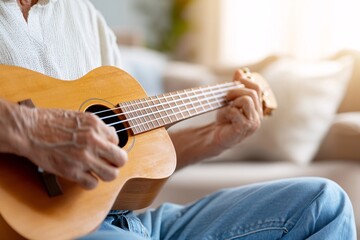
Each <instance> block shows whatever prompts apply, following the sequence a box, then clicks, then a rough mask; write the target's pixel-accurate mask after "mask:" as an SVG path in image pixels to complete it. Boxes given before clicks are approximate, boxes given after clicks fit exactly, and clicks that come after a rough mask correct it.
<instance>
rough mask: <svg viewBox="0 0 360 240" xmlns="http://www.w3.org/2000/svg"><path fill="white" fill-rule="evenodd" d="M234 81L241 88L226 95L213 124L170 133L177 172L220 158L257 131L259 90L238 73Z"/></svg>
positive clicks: (260, 110)
mask: <svg viewBox="0 0 360 240" xmlns="http://www.w3.org/2000/svg"><path fill="white" fill-rule="evenodd" d="M234 81H240V82H241V83H243V84H244V85H245V88H241V89H237V90H232V91H230V92H229V93H228V95H227V99H228V100H229V101H230V104H229V105H228V106H226V107H224V108H222V109H220V110H219V111H218V113H217V119H216V121H215V122H214V123H211V124H209V125H206V126H203V127H199V128H192V129H185V130H181V131H178V132H174V133H170V137H171V139H172V141H173V144H174V146H175V149H176V152H177V159H178V163H177V169H180V168H182V167H184V166H186V165H189V164H192V163H196V162H198V161H201V160H203V159H205V158H208V157H212V156H216V155H218V154H220V153H221V152H223V151H225V150H226V149H229V148H231V147H233V146H235V145H236V144H238V143H240V142H241V141H242V140H244V139H245V138H246V137H248V136H250V135H251V134H253V133H254V132H255V131H256V130H257V129H258V128H259V127H260V123H261V120H262V118H263V111H262V106H261V102H260V98H259V96H260V94H261V89H260V86H259V85H258V84H256V83H254V82H253V81H251V79H248V78H247V77H246V76H245V74H244V73H243V72H242V71H240V70H239V71H237V72H236V73H235V75H234Z"/></svg>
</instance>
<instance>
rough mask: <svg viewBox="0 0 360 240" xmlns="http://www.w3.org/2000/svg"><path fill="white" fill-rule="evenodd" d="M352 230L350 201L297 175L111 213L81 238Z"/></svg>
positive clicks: (317, 235)
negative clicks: (183, 202) (185, 201)
mask: <svg viewBox="0 0 360 240" xmlns="http://www.w3.org/2000/svg"><path fill="white" fill-rule="evenodd" d="M355 229H356V228H355V220H354V215H353V209H352V205H351V203H350V201H349V198H348V197H347V195H346V193H345V192H344V191H343V190H342V189H341V188H340V187H339V186H338V185H337V184H336V183H334V182H332V181H330V180H327V179H322V178H298V179H287V180H279V181H272V182H267V183H261V184H253V185H248V186H245V187H240V188H233V189H225V190H222V191H219V192H217V193H214V194H211V195H209V196H206V197H204V198H203V199H201V200H199V201H197V202H195V203H193V204H190V205H188V206H180V205H175V204H169V203H167V204H163V205H162V206H160V207H159V208H157V209H153V210H148V211H146V212H144V213H141V214H138V215H135V214H134V213H133V212H123V211H120V212H112V213H110V214H109V215H108V217H107V218H106V219H105V221H104V223H103V224H102V225H101V227H100V228H99V230H98V231H97V232H95V233H93V234H91V235H89V236H87V237H84V238H82V239H83V240H85V239H86V240H89V239H104V240H106V239H121V240H123V239H126V240H127V239H131V240H132V239H136V240H137V239H139V240H140V239H141V240H144V239H147V240H148V239H153V240H155V239H164V240H168V239H169V240H170V239H180V240H183V239H184V240H185V239H191V240H197V239H201V240H215V239H216V240H235V239H241V240H257V239H261V240H266V239H269V240H270V239H271V240H273V239H284V240H290V239H291V240H297V239H299V240H303V239H310V240H315V239H319V240H324V239H326V240H333V239H336V240H339V239H344V240H356V230H355ZM134 234H135V235H134Z"/></svg>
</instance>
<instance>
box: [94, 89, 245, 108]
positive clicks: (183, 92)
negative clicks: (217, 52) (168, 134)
mask: <svg viewBox="0 0 360 240" xmlns="http://www.w3.org/2000/svg"><path fill="white" fill-rule="evenodd" d="M242 86H244V85H243V84H241V83H239V82H228V83H222V84H216V85H213V86H208V87H206V88H204V89H205V90H209V91H211V90H212V89H216V91H218V90H219V89H221V88H228V87H242ZM202 88H203V87H200V88H194V92H201V89H202ZM231 89H232V88H231ZM187 91H191V89H190V90H188V89H186V90H181V91H176V94H177V95H175V93H168V94H173V96H175V97H176V96H181V95H186V92H187ZM166 95H167V94H161V95H160V97H158V96H156V97H157V99H156V100H164V99H165V100H166ZM162 96H163V97H162ZM151 98H153V97H146V98H143V99H139V100H140V101H141V100H146V99H151ZM132 102H133V101H129V102H127V103H132ZM128 106H136V103H135V102H134V104H130V105H128ZM120 108H121V107H116V108H111V109H106V110H102V111H98V112H94V113H93V114H100V113H104V112H109V111H113V110H117V109H120Z"/></svg>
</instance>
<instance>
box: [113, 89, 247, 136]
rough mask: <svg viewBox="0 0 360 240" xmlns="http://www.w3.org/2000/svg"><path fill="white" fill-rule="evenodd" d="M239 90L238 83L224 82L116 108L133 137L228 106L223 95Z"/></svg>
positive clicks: (133, 102)
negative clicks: (119, 110)
mask: <svg viewBox="0 0 360 240" xmlns="http://www.w3.org/2000/svg"><path fill="white" fill-rule="evenodd" d="M240 87H243V85H242V84H240V83H239V82H227V83H222V84H216V85H213V86H207V87H198V88H191V89H185V90H181V91H176V92H170V93H166V94H160V95H157V96H152V97H147V98H142V99H138V100H133V101H129V102H123V103H120V104H119V107H120V109H121V111H122V113H123V114H124V116H125V118H126V119H127V123H128V124H129V127H130V128H131V130H132V132H133V133H134V134H135V135H136V134H139V133H143V132H146V131H149V130H152V129H156V128H159V127H163V126H167V125H171V124H173V123H176V122H179V121H182V120H185V119H188V118H191V117H194V116H197V115H200V114H203V113H206V112H209V111H212V110H215V109H218V108H221V107H223V106H225V105H227V103H228V101H227V100H226V94H227V92H228V91H229V90H232V89H236V88H240Z"/></svg>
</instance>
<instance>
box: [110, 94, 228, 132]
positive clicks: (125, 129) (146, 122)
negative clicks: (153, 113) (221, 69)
mask: <svg viewBox="0 0 360 240" xmlns="http://www.w3.org/2000/svg"><path fill="white" fill-rule="evenodd" d="M223 96H225V94H224V95H223ZM218 100H219V99H217V100H216V99H215V101H212V102H211V103H218V104H220V105H219V106H217V107H213V108H212V109H211V108H210V109H205V110H203V111H202V112H201V111H200V112H198V111H197V110H196V109H197V108H202V106H196V107H193V108H191V109H190V110H195V112H196V114H194V115H189V116H187V117H190V116H195V115H198V114H201V113H205V112H208V111H212V110H215V109H217V108H220V107H222V106H224V105H225V104H222V103H221V102H220V101H218ZM223 102H224V103H226V100H225V99H224V100H223ZM189 104H191V103H189ZM207 106H210V107H212V104H207ZM183 112H188V111H187V110H183V111H180V112H177V113H174V114H170V115H168V116H174V115H176V114H179V113H183ZM185 118H186V117H185ZM159 119H162V120H163V119H164V118H162V117H160V118H155V119H152V120H151V121H145V122H142V123H140V124H137V125H134V126H130V127H127V128H123V129H121V130H118V131H116V132H117V133H119V132H123V131H127V130H129V129H133V130H134V128H136V127H139V126H142V125H145V124H148V123H153V122H155V121H157V120H159ZM180 120H182V119H180ZM125 122H126V121H125ZM118 123H119V122H118ZM164 123H165V121H164ZM163 125H166V124H163ZM163 125H161V124H159V125H158V126H157V127H154V128H153V129H155V128H159V127H162V126H163ZM147 130H150V129H147ZM147 130H145V131H147ZM140 132H141V131H140Z"/></svg>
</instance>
